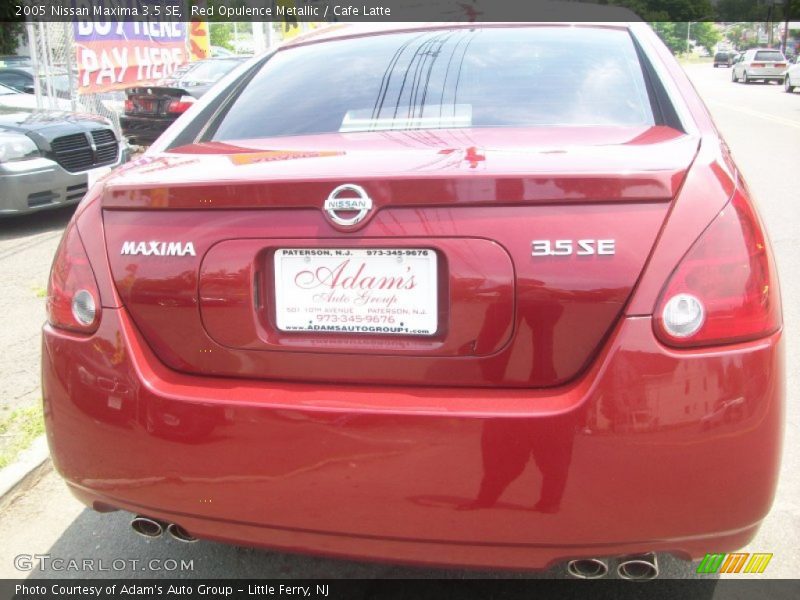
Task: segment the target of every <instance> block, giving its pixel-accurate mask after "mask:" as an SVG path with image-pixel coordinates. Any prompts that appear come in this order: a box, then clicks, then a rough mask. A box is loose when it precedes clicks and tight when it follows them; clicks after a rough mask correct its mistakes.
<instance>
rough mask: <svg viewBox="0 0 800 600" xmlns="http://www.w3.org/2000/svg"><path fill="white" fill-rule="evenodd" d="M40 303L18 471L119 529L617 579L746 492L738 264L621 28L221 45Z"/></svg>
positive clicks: (772, 341)
mask: <svg viewBox="0 0 800 600" xmlns="http://www.w3.org/2000/svg"><path fill="white" fill-rule="evenodd" d="M48 307H49V317H48V323H47V325H45V328H44V336H43V352H42V357H43V366H42V371H43V389H44V403H45V409H46V411H45V412H46V424H47V432H48V439H49V443H50V448H51V450H52V454H53V459H54V462H55V464H56V466H57V468H58V470H59V472H60V473H61V474H62V475H63V477H64V478H65V479H66V481H67V483H68V485H69V486H70V488H71V490H72V491H73V492H74V494H75V495H76V496H77V497H78V498H80V499H81V500H82V501H83V502H85V503H86V504H87V505H89V506H91V507H93V508H94V509H96V510H98V511H111V510H125V511H129V512H131V513H133V514H134V515H137V516H136V518H135V519H134V520H133V526H134V528H135V529H136V530H137V531H139V532H140V533H143V534H145V535H151V536H157V535H160V534H162V532H164V531H165V530H168V531H170V532H171V533H172V534H173V535H175V536H176V537H178V538H179V539H183V540H185V541H190V540H193V539H196V538H204V539H210V540H222V541H227V542H232V543H237V544H246V545H253V546H263V547H268V548H278V549H284V550H290V551H298V552H310V553H318V554H324V555H331V556H347V557H356V558H368V559H375V560H385V561H396V562H406V563H416V564H436V565H459V566H471V567H489V568H514V569H529V568H530V569H539V568H544V567H546V566H548V565H551V564H555V563H557V562H559V561H565V562H568V564H569V570H570V572H571V573H572V574H573V575H576V576H579V577H595V576H602V575H604V574H605V573H606V572H607V570H608V568H609V563H611V564H613V565H614V566H615V567H616V568H617V570H618V572H619V574H620V575H621V576H622V577H629V578H636V577H645V578H646V577H652V576H654V575H655V574H656V573H657V565H656V562H655V556H656V553H671V554H674V555H677V556H678V557H681V558H686V559H689V558H697V557H702V556H703V555H705V554H706V553H710V552H713V553H720V552H729V551H733V550H736V549H738V548H740V547H741V546H743V545H744V544H746V543H747V542H748V541H749V540H751V539H752V538H753V536H754V535H755V533H756V531H757V530H758V527H759V524H760V522H761V521H762V519H763V518H764V517H765V516H766V515H767V513H768V511H769V509H770V505H771V503H772V499H773V495H774V492H775V486H776V480H777V476H778V466H779V461H780V455H781V439H782V427H783V416H782V415H783V402H784V391H783V386H784V373H783V362H782V357H783V343H782V340H781V328H782V322H781V307H780V294H779V290H778V282H777V276H776V268H775V264H774V262H773V257H772V252H771V250H770V246H769V242H768V240H767V237H766V234H765V232H764V228H763V225H762V223H761V222H760V221H759V218H758V216H757V214H756V211H755V208H754V206H753V201H752V199H751V197H750V194H749V193H748V190H747V187H746V185H745V183H744V182H743V181H742V179H741V177H740V174H739V171H738V170H737V168H736V165H735V164H734V163H733V161H732V159H731V156H730V154H729V151H728V148H727V146H726V145H725V143H724V142H723V141H722V139H721V138H720V136H719V133H718V131H717V130H716V128H715V127H714V124H713V123H712V121H711V118H710V117H709V114H708V112H707V111H706V109H705V108H704V106H703V104H702V102H701V101H700V99H699V98H698V96H697V94H696V93H695V91H694V89H693V88H692V86H691V85H690V84H689V81H688V80H687V78H686V76H685V75H684V73H683V72H682V70H681V69H680V67H679V66H678V64H677V63H676V62H675V61H674V60H673V58H672V56H671V55H670V53H669V51H668V50H667V49H666V47H665V46H664V45H663V44H662V43H661V42H660V41H659V40H658V38H657V37H656V36H655V34H654V33H653V32H652V31H651V30H650V29H649V28H648V27H647V26H646V25H643V24H638V25H631V26H624V25H617V24H601V25H589V24H576V25H558V24H545V25H539V26H537V25H494V24H485V25H476V24H464V25H440V26H425V27H423V26H415V25H411V26H409V28H403V27H402V26H400V25H396V26H394V28H385V27H384V28H383V29H373V30H365V29H359V28H349V27H340V28H335V29H333V30H331V31H329V32H324V33H321V34H319V35H317V36H315V37H312V38H305V39H303V40H301V41H297V42H295V43H294V44H292V45H287V46H283V47H281V49H280V50H278V51H277V52H276V53H274V54H273V55H270V56H266V57H262V58H257V59H254V60H253V61H251V62H250V63H247V64H245V65H243V66H241V67H240V68H239V69H238V70H237V71H236V72H234V73H232V74H230V75H229V76H228V77H227V78H226V79H224V80H223V81H222V82H220V84H219V85H218V86H217V87H216V88H215V89H214V90H212V91H211V92H209V94H207V95H205V96H204V97H203V98H202V99H201V100H200V101H199V102H198V103H197V104H195V105H194V106H193V107H192V108H191V109H190V110H189V111H188V112H187V113H186V114H185V115H184V116H183V117H181V118H180V120H179V121H178V122H176V123H175V125H174V126H172V127H171V128H170V129H169V130H168V131H167V132H166V133H165V134H164V135H163V136H162V137H161V138H160V139H159V140H158V141H157V142H156V143H155V145H154V146H153V147H152V148H151V149H150V151H149V152H148V153H147V154H146V155H144V156H143V157H141V158H139V159H138V160H136V161H134V162H132V163H129V164H127V165H125V166H124V167H122V168H120V169H118V170H117V171H115V172H114V174H112V175H111V176H109V177H108V178H107V179H105V180H104V181H102V182H100V183H98V184H97V185H96V186H95V187H93V188H92V189H91V190H90V192H89V193H88V195H87V197H86V198H85V200H84V201H83V203H82V205H81V206H80V208H79V209H78V211H77V212H76V215H75V217H74V218H73V220H72V222H71V223H70V225H69V226H68V228H67V230H66V232H65V234H64V238H63V241H62V243H61V246H60V248H59V250H58V252H57V255H56V258H55V262H54V265H53V270H52V275H51V281H50V289H49V295H48ZM734 405H735V406H734ZM721 407H723V408H721ZM724 407H730V408H729V409H725V408H724ZM721 410H724V412H725V415H724V418H719V414H720V411H721ZM711 421H713V422H714V426H713V427H709V426H708V423H709V422H711Z"/></svg>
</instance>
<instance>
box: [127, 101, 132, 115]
mask: <svg viewBox="0 0 800 600" xmlns="http://www.w3.org/2000/svg"><path fill="white" fill-rule="evenodd" d="M125 112H126V113H132V112H133V100H125Z"/></svg>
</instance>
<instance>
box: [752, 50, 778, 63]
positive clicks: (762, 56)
mask: <svg viewBox="0 0 800 600" xmlns="http://www.w3.org/2000/svg"><path fill="white" fill-rule="evenodd" d="M753 60H773V61H775V60H777V61H781V60H786V59H785V58H783V54H781V53H780V52H778V51H777V50H762V51H761V52H756V56H755V58H753Z"/></svg>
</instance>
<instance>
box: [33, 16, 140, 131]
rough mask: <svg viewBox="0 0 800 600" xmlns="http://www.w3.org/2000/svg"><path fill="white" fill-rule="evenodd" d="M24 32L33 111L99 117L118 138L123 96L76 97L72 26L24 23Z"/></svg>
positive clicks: (91, 95)
mask: <svg viewBox="0 0 800 600" xmlns="http://www.w3.org/2000/svg"><path fill="white" fill-rule="evenodd" d="M26 29H27V34H28V47H29V51H30V56H31V63H32V67H33V82H34V93H35V94H36V105H37V108H41V109H46V110H69V111H73V112H82V113H90V114H96V115H101V116H103V117H106V118H107V119H109V120H110V121H111V123H112V124H113V126H114V129H115V130H116V131H117V133H118V134H119V133H120V128H119V114H120V113H121V112H122V109H123V106H124V101H125V92H123V91H110V92H103V93H99V94H80V95H79V94H78V87H79V81H78V67H77V65H76V58H75V56H76V54H75V36H74V35H73V25H72V23H45V22H38V23H34V22H28V23H27V24H26Z"/></svg>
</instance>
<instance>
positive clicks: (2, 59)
mask: <svg viewBox="0 0 800 600" xmlns="http://www.w3.org/2000/svg"><path fill="white" fill-rule="evenodd" d="M31 66H33V63H32V62H31V57H30V56H18V55H16V54H14V55H12V54H3V55H2V56H0V67H31Z"/></svg>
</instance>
